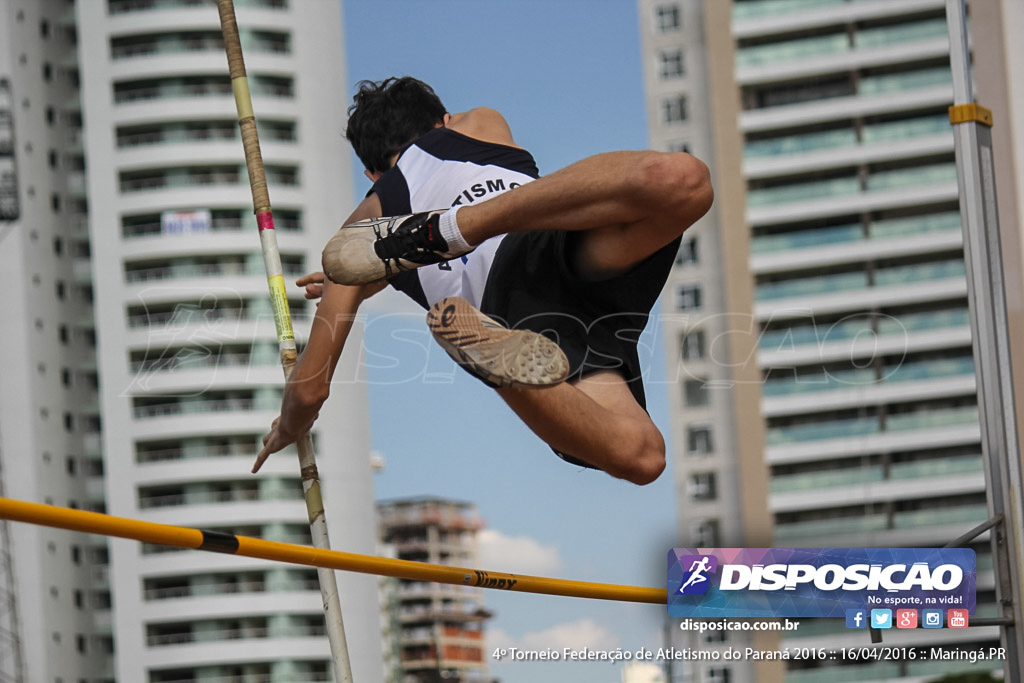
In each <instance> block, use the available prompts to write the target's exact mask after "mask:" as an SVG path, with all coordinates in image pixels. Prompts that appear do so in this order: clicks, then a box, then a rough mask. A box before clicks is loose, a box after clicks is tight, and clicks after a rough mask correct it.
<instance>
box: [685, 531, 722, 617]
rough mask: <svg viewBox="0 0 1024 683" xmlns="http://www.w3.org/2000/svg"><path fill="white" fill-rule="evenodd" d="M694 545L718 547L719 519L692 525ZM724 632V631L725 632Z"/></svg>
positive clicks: (698, 546)
mask: <svg viewBox="0 0 1024 683" xmlns="http://www.w3.org/2000/svg"><path fill="white" fill-rule="evenodd" d="M690 533H691V534H692V540H693V545H694V546H695V547H697V548H717V547H718V543H719V541H718V520H717V519H700V520H697V521H696V522H694V523H693V526H692V527H690ZM723 633H724V632H723Z"/></svg>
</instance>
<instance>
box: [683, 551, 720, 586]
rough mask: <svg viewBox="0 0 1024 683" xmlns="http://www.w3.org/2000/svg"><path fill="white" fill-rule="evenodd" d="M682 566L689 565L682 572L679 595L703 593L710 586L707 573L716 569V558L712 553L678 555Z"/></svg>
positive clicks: (711, 572)
mask: <svg viewBox="0 0 1024 683" xmlns="http://www.w3.org/2000/svg"><path fill="white" fill-rule="evenodd" d="M679 562H680V564H681V566H683V567H689V569H687V570H686V571H685V572H684V574H683V583H682V585H681V586H679V594H680V595H704V593H707V592H708V588H709V587H710V586H711V581H710V580H709V577H708V575H709V574H714V573H715V570H716V569H718V558H717V557H715V556H714V555H687V556H685V557H680V558H679Z"/></svg>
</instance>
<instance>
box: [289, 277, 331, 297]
mask: <svg viewBox="0 0 1024 683" xmlns="http://www.w3.org/2000/svg"><path fill="white" fill-rule="evenodd" d="M295 284H296V285H298V286H299V287H305V288H306V298H307V299H309V300H310V301H312V300H313V299H319V298H320V297H322V296H323V295H324V274H323V272H321V271H317V272H315V273H310V274H308V275H303V276H302V277H300V278H299V279H298V280H296V281H295Z"/></svg>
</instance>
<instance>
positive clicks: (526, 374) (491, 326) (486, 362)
mask: <svg viewBox="0 0 1024 683" xmlns="http://www.w3.org/2000/svg"><path fill="white" fill-rule="evenodd" d="M427 325H428V327H429V328H430V331H431V333H432V334H433V335H434V339H436V340H437V343H438V344H440V345H441V348H443V349H444V350H445V351H446V352H447V353H448V355H449V356H451V357H452V358H453V359H454V360H455V362H456V363H458V364H459V365H461V366H463V367H464V368H466V369H467V370H468V371H469V372H470V373H472V374H473V375H475V376H477V377H478V378H480V379H481V380H483V381H484V382H486V383H487V384H490V385H491V386H497V387H522V388H529V387H544V386H552V385H554V384H559V383H561V382H564V381H565V379H566V378H567V377H568V376H569V360H568V359H567V358H566V356H565V353H564V352H563V351H562V349H561V348H559V346H558V344H556V343H555V342H553V341H551V340H550V339H548V338H547V337H545V336H544V335H542V334H537V333H536V332H532V331H530V330H509V329H507V328H505V327H503V326H502V325H500V324H499V323H497V322H495V321H494V320H491V319H490V318H488V317H487V316H485V315H484V314H483V313H481V312H480V311H478V310H476V309H475V308H473V306H471V305H470V304H469V302H468V301H466V300H465V299H460V298H458V297H449V298H447V299H442V300H441V301H439V302H437V303H436V304H434V306H433V307H432V308H431V309H430V311H429V312H428V313H427Z"/></svg>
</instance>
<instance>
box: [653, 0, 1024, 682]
mask: <svg viewBox="0 0 1024 683" xmlns="http://www.w3.org/2000/svg"><path fill="white" fill-rule="evenodd" d="M945 4H946V3H945V2H944V0H905V1H901V2H882V1H873V0H856V1H854V0H734V2H732V3H719V2H703V1H701V0H641V2H640V3H639V8H640V13H641V14H640V19H641V20H640V26H641V34H642V35H643V36H644V49H645V54H644V56H645V64H646V67H645V68H646V70H647V71H646V73H647V75H646V83H647V92H648V100H649V112H650V116H649V122H650V130H651V140H652V145H653V146H655V147H657V148H660V149H687V150H690V151H692V152H693V153H694V154H696V155H698V156H700V157H702V158H705V159H706V160H707V161H708V162H709V164H710V165H711V167H712V171H713V173H714V180H715V185H716V211H717V213H713V214H710V215H709V217H708V219H706V221H705V222H703V223H701V224H699V225H698V226H696V227H695V228H693V229H692V230H691V231H690V232H689V233H688V237H689V240H688V241H685V242H684V249H683V250H682V251H681V253H680V257H679V259H678V267H677V269H676V272H675V273H674V275H673V277H672V280H671V281H670V289H669V290H667V291H666V296H665V297H664V309H663V319H664V320H666V321H669V322H666V323H665V324H664V325H663V329H664V331H665V334H666V337H665V339H666V347H667V348H668V349H670V357H669V361H670V362H669V367H670V368H672V369H673V371H674V373H675V376H678V377H679V379H680V390H679V392H678V394H679V395H678V396H673V397H672V400H673V401H674V404H673V406H672V408H673V430H674V433H673V436H674V438H675V439H676V441H677V446H676V453H675V460H674V463H675V471H676V476H677V480H678V481H677V489H678V490H679V519H680V530H681V531H680V535H681V542H683V543H685V544H687V545H709V546H714V545H732V544H733V543H735V542H736V541H740V542H742V543H744V544H745V545H751V541H752V540H754V539H756V538H758V537H760V538H768V539H770V540H771V544H772V545H775V546H783V547H794V546H795V547H821V546H829V547H836V546H851V547H858V546H890V547H902V546H942V545H945V544H946V543H948V542H950V541H952V540H953V539H955V538H957V537H958V536H959V535H960V534H962V533H964V532H966V531H968V530H970V529H971V528H972V527H973V526H975V525H977V524H980V523H981V522H984V521H985V520H986V519H987V517H988V513H987V508H986V491H985V475H984V468H983V462H982V458H981V445H980V431H979V426H978V410H977V399H976V381H975V371H974V361H973V354H972V348H971V328H970V321H969V317H968V308H967V283H966V278H965V267H964V260H963V239H962V232H961V226H960V213H959V203H958V191H957V182H956V180H957V176H956V165H955V160H954V150H953V133H952V129H951V126H950V123H949V117H948V112H947V109H948V107H949V105H950V104H952V85H951V83H952V79H951V70H950V64H949V43H948V37H947V26H946V21H945ZM1011 109H1012V107H1011ZM1012 123H1013V122H1004V124H1009V125H1012ZM684 239H685V238H684ZM1018 244H1019V243H1018ZM1019 275H1020V274H1019V272H1017V273H1015V274H1014V277H1016V278H1017V279H1018V280H1019ZM1015 281H1016V280H1015ZM673 321H674V322H673ZM738 351H739V353H738ZM751 381H753V382H754V384H755V385H756V386H755V387H754V388H753V389H751V387H750V386H749V382H751ZM751 392H753V395H751ZM765 482H767V487H768V488H767V490H765V489H764V488H763V487H764V483H765ZM758 496H760V497H758ZM764 503H767V509H768V512H769V514H768V515H765V518H766V519H767V520H768V521H770V522H771V525H772V529H771V534H770V535H769V534H768V532H767V531H766V530H765V529H764V528H763V527H762V526H760V525H756V524H755V526H753V527H750V528H745V527H744V524H745V523H746V520H747V519H749V513H748V511H749V512H753V511H756V510H757V507H758V505H759V504H761V505H763V504H764ZM762 509H763V508H762ZM745 513H747V514H745ZM711 532H714V533H711ZM974 547H975V548H976V550H977V551H978V561H979V581H978V598H979V603H980V605H982V606H981V607H980V608H979V612H978V614H979V616H993V615H994V613H995V611H994V593H993V591H994V578H993V574H992V559H991V555H990V554H989V546H988V542H987V536H984V537H982V538H981V539H979V540H978V541H977V542H976V544H975V546H974ZM997 637H998V631H997V629H996V628H994V627H983V628H972V629H969V630H968V631H967V632H965V633H953V632H950V631H946V630H944V631H942V632H939V633H932V634H929V635H928V637H927V638H924V637H923V636H922V635H921V632H915V633H899V634H894V635H892V636H890V635H888V634H887V635H886V637H885V638H886V641H887V642H896V643H901V644H902V643H921V642H925V641H927V642H928V643H929V644H936V645H945V644H956V645H957V646H960V647H973V646H981V645H985V646H988V645H992V644H995V639H996V638H997ZM866 642H867V640H866V636H865V635H864V634H863V633H860V634H858V633H856V632H851V631H847V630H846V629H845V626H844V625H843V624H842V623H833V622H832V621H824V620H820V621H819V620H813V621H807V622H805V623H802V624H801V627H800V629H799V630H798V631H797V632H795V633H792V634H786V637H785V639H784V640H783V642H782V646H783V647H797V646H811V645H815V644H822V643H827V644H829V645H847V644H848V645H854V644H863V643H866ZM1000 666H1001V663H1000V662H998V661H996V662H991V661H990V662H985V663H981V664H977V665H974V666H973V667H972V666H970V665H968V666H965V665H964V664H963V663H962V662H953V663H950V662H934V661H930V662H919V661H916V662H915V661H903V662H883V663H875V664H858V665H856V666H843V667H837V666H832V665H830V664H829V663H828V662H825V663H815V662H811V663H790V664H789V665H788V671H787V674H786V680H792V681H806V682H809V681H824V680H828V681H833V682H834V683H841V682H842V681H847V680H874V679H876V678H877V679H883V678H884V679H886V680H890V679H893V678H901V677H906V678H907V680H915V681H917V680H922V677H924V676H931V675H939V674H942V673H944V672H948V671H959V670H963V669H972V668H973V669H974V670H997V669H998V668H999V667H1000ZM804 667H806V668H804ZM695 674H696V675H698V677H697V678H694V679H693V680H695V681H702V682H703V681H718V682H721V681H738V680H754V679H752V678H750V677H748V676H747V675H742V674H741V675H737V671H735V667H733V669H732V670H730V671H728V672H725V671H718V670H713V671H712V670H704V671H696V672H695ZM762 676H763V674H762ZM760 680H772V681H774V680H778V679H776V678H763V677H762V678H761V679H760Z"/></svg>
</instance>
